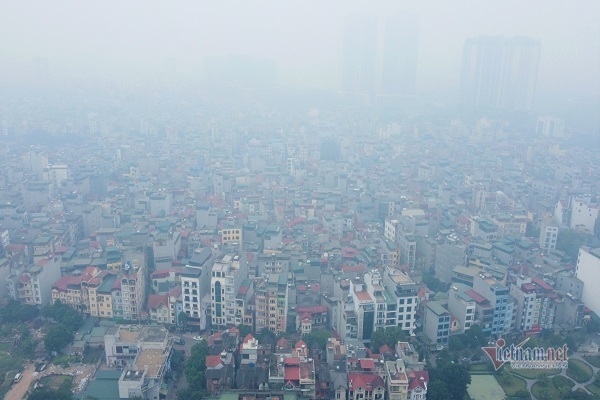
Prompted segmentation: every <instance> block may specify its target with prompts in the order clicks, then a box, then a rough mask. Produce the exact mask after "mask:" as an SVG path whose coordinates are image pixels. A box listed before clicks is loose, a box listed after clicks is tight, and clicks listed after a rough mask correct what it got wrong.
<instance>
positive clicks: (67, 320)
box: [42, 300, 83, 332]
mask: <svg viewBox="0 0 600 400" xmlns="http://www.w3.org/2000/svg"><path fill="white" fill-rule="evenodd" d="M42 316H43V317H45V318H52V319H53V320H54V321H56V322H58V323H60V324H62V325H64V326H65V327H67V328H69V329H70V330H71V331H72V332H75V331H76V330H77V329H78V328H79V327H80V326H81V324H82V323H83V318H82V317H81V314H80V313H78V312H77V311H75V310H74V309H72V308H71V307H69V306H68V305H66V304H62V303H61V302H60V301H58V300H57V301H56V302H55V303H54V304H48V305H45V306H44V307H42Z"/></svg>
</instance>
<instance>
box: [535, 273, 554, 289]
mask: <svg viewBox="0 0 600 400" xmlns="http://www.w3.org/2000/svg"><path fill="white" fill-rule="evenodd" d="M531 280H532V281H533V282H534V283H536V284H538V285H540V286H541V287H542V288H543V289H545V290H552V286H550V285H548V284H547V283H546V282H544V281H543V280H541V279H540V278H538V277H537V276H534V277H533V278H531Z"/></svg>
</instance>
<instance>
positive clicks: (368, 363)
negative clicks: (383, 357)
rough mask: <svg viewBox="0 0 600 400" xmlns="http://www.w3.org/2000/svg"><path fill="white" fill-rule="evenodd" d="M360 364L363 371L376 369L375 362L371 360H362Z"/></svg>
mask: <svg viewBox="0 0 600 400" xmlns="http://www.w3.org/2000/svg"><path fill="white" fill-rule="evenodd" d="M359 364H360V367H361V368H362V369H375V361H373V359H371V358H361V359H360V360H359Z"/></svg>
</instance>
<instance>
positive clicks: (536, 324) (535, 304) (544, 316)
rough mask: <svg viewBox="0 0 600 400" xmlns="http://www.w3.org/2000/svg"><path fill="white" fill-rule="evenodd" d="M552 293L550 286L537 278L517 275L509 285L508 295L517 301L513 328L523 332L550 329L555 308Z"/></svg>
mask: <svg viewBox="0 0 600 400" xmlns="http://www.w3.org/2000/svg"><path fill="white" fill-rule="evenodd" d="M553 294H554V290H552V287H550V286H548V285H547V284H546V283H544V282H543V281H540V280H539V279H538V278H533V279H532V278H531V277H525V276H522V275H521V276H518V277H517V282H516V283H515V284H514V285H511V287H510V295H511V296H512V297H514V298H515V299H516V301H517V304H516V306H517V307H516V309H515V314H516V315H515V316H516V318H515V329H517V330H519V331H523V332H540V331H541V330H542V329H551V328H552V324H553V323H554V314H555V310H556V304H555V303H554V301H553V300H552V298H551V295H553Z"/></svg>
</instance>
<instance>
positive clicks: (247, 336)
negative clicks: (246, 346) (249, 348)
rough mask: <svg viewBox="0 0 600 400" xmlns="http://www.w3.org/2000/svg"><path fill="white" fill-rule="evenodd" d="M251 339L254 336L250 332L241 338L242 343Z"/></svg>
mask: <svg viewBox="0 0 600 400" xmlns="http://www.w3.org/2000/svg"><path fill="white" fill-rule="evenodd" d="M252 339H254V336H252V334H251V333H249V334H247V335H246V337H245V338H244V339H243V340H242V343H248V342H249V341H251V340H252Z"/></svg>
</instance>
